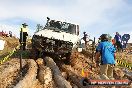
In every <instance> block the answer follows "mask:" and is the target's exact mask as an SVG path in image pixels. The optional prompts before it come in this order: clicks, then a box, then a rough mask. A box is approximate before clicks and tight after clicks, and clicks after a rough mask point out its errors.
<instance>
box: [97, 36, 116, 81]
mask: <svg viewBox="0 0 132 88" xmlns="http://www.w3.org/2000/svg"><path fill="white" fill-rule="evenodd" d="M100 39H101V42H100V43H99V44H98V46H97V48H96V54H95V61H96V63H95V64H96V66H97V64H98V63H99V62H100V63H101V64H100V78H101V79H114V78H113V69H114V65H115V52H116V49H115V47H114V45H113V44H112V43H111V42H110V41H108V40H109V38H108V35H107V34H102V35H101V36H100ZM100 57H101V59H99V58H100ZM98 66H99V65H98Z"/></svg>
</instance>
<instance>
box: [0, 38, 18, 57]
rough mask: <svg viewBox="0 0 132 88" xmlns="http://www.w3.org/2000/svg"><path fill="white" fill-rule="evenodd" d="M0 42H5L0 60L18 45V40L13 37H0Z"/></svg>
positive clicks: (0, 52) (0, 53)
mask: <svg viewBox="0 0 132 88" xmlns="http://www.w3.org/2000/svg"><path fill="white" fill-rule="evenodd" d="M0 40H4V41H5V46H4V50H1V51H0V58H3V57H4V56H6V55H7V54H9V52H11V51H12V50H13V49H14V48H16V47H17V46H18V45H19V40H18V39H17V38H15V37H5V38H3V37H0Z"/></svg>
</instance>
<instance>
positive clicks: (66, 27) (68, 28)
mask: <svg viewBox="0 0 132 88" xmlns="http://www.w3.org/2000/svg"><path fill="white" fill-rule="evenodd" d="M45 28H46V29H47V28H48V29H50V30H55V31H63V32H67V33H71V34H76V25H74V24H71V23H66V22H60V21H56V22H55V21H54V20H51V21H50V22H48V23H47V24H46V26H45Z"/></svg>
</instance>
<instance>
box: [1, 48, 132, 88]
mask: <svg viewBox="0 0 132 88" xmlns="http://www.w3.org/2000/svg"><path fill="white" fill-rule="evenodd" d="M19 53H20V52H19V50H18V51H17V53H16V54H15V55H14V56H13V57H11V58H10V60H9V61H7V62H5V63H3V64H2V65H0V88H64V86H65V88H70V87H71V86H72V88H87V87H84V86H83V85H82V83H81V80H82V78H83V77H82V69H84V70H85V72H87V77H88V78H91V79H98V78H99V71H98V70H99V68H97V67H96V68H95V66H94V64H93V62H92V53H90V52H83V53H78V52H74V53H72V55H71V59H70V64H69V65H66V64H65V63H63V62H62V61H61V60H59V59H57V58H53V60H54V61H53V60H52V59H50V60H48V59H47V60H45V59H44V58H43V59H42V58H38V59H37V60H34V59H32V58H31V57H29V54H31V53H33V52H31V51H30V50H27V51H25V53H24V58H23V59H22V62H23V63H22V75H21V74H20V72H21V71H20V63H19V62H20V59H19ZM122 55H123V54H122ZM130 57H131V56H130ZM51 63H52V64H51ZM93 88H105V87H93ZM117 88H118V87H117ZM124 88H131V87H124Z"/></svg>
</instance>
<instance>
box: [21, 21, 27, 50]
mask: <svg viewBox="0 0 132 88" xmlns="http://www.w3.org/2000/svg"><path fill="white" fill-rule="evenodd" d="M27 26H28V25H27V24H26V23H24V24H22V27H21V29H20V40H19V42H20V44H23V48H22V49H23V50H25V49H26V40H27V36H28V28H27Z"/></svg>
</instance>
